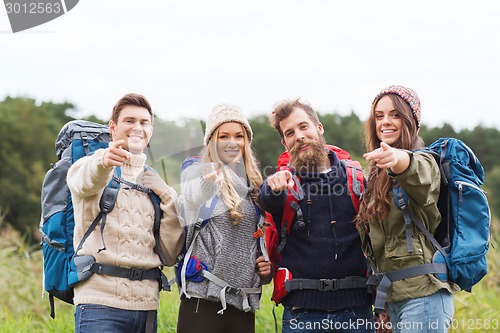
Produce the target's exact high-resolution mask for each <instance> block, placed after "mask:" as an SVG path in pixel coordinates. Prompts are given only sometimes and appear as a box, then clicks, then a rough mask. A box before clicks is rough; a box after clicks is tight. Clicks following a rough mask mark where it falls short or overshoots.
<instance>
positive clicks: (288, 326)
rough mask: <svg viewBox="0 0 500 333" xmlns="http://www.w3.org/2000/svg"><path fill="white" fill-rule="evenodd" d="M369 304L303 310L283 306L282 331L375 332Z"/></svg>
mask: <svg viewBox="0 0 500 333" xmlns="http://www.w3.org/2000/svg"><path fill="white" fill-rule="evenodd" d="M373 323H374V317H373V311H372V307H371V306H358V307H354V308H350V309H344V310H338V311H320V310H305V309H295V310H293V311H292V310H291V308H290V307H285V309H284V310H283V322H282V324H283V325H282V330H281V332H282V333H298V332H301V333H302V332H309V333H313V332H342V333H375V329H374V324H373Z"/></svg>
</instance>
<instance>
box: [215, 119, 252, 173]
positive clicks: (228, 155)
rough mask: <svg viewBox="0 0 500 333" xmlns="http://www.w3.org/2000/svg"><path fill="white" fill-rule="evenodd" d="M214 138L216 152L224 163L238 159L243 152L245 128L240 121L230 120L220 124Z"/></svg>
mask: <svg viewBox="0 0 500 333" xmlns="http://www.w3.org/2000/svg"><path fill="white" fill-rule="evenodd" d="M216 140H217V154H218V155H219V158H220V159H221V160H222V162H224V163H226V164H230V163H232V162H237V161H239V160H240V159H241V158H242V157H243V154H245V129H244V128H243V126H241V124H240V123H235V122H230V123H224V124H222V125H220V126H219V128H218V130H217V137H216Z"/></svg>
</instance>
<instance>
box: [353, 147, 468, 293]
mask: <svg viewBox="0 0 500 333" xmlns="http://www.w3.org/2000/svg"><path fill="white" fill-rule="evenodd" d="M409 154H410V165H409V167H408V169H406V170H405V171H404V172H403V173H401V174H399V175H395V174H393V173H392V172H390V171H389V172H388V174H389V175H390V176H391V177H393V178H394V179H396V180H397V182H398V183H399V184H400V185H401V187H402V188H403V190H404V192H405V194H406V196H407V198H408V207H409V210H410V211H411V212H413V213H414V214H415V215H416V216H417V217H418V218H419V219H420V221H422V223H423V224H424V226H425V227H426V228H427V229H428V230H429V231H430V232H431V233H434V231H435V230H436V227H437V226H438V225H439V223H440V221H441V214H440V213H439V210H438V207H437V201H438V199H439V188H440V181H441V176H440V172H439V167H438V165H437V163H436V161H435V159H434V157H433V156H432V155H430V154H428V153H424V152H415V153H411V152H409ZM390 198H391V199H390V200H391V208H390V211H389V214H388V216H387V218H386V219H385V220H384V221H382V223H379V222H377V221H371V222H372V223H370V237H369V239H370V240H371V246H370V243H369V242H368V241H367V240H368V238H366V237H365V235H364V234H361V238H362V240H363V250H364V251H365V253H366V255H367V256H368V258H369V260H370V261H371V263H372V266H373V267H374V270H375V271H376V272H377V270H378V272H380V273H382V272H390V271H394V270H397V269H402V268H408V267H412V266H416V265H421V264H427V263H431V262H432V256H433V255H434V253H435V252H436V249H435V247H434V245H432V243H431V242H430V241H429V240H427V238H426V237H425V236H424V235H423V234H422V232H421V231H420V230H419V229H418V228H417V227H416V226H415V225H413V230H412V238H413V248H414V251H413V253H408V247H407V242H406V232H405V222H404V218H403V213H402V211H401V210H400V209H399V208H398V207H397V206H396V204H395V203H394V197H393V195H392V193H391V194H390ZM443 288H444V289H447V290H448V291H450V292H451V293H455V292H457V291H459V290H460V289H459V287H458V286H456V285H455V284H454V283H451V282H449V283H448V282H441V281H440V280H438V279H437V278H436V277H435V276H434V275H433V274H428V275H421V276H417V277H413V278H409V279H405V280H401V281H395V282H393V283H392V285H391V288H389V291H388V293H387V302H396V301H402V300H406V299H410V298H418V297H423V296H428V295H431V294H433V293H435V292H436V291H438V290H439V289H443Z"/></svg>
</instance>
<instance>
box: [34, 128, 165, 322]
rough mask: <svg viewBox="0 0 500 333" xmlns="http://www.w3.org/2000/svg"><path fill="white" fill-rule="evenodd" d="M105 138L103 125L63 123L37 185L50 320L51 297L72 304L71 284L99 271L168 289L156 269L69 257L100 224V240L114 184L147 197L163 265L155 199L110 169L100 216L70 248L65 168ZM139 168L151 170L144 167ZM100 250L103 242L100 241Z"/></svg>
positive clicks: (69, 202)
mask: <svg viewBox="0 0 500 333" xmlns="http://www.w3.org/2000/svg"><path fill="white" fill-rule="evenodd" d="M110 140H111V136H110V132H109V130H108V128H107V127H106V126H104V125H101V124H97V123H93V122H90V121H85V120H73V121H70V122H68V123H67V124H66V125H64V126H63V127H62V129H61V130H60V132H59V134H58V136H57V139H56V144H55V148H56V155H57V158H58V161H57V162H56V163H55V164H54V165H53V166H52V168H51V169H50V170H49V171H48V172H47V173H46V175H45V179H44V182H43V185H42V196H41V202H42V216H41V221H40V233H41V236H42V241H41V246H42V252H43V259H44V260H43V285H44V290H45V291H47V292H48V294H49V302H50V308H51V312H50V316H51V317H52V318H55V312H54V297H56V298H58V299H60V300H62V301H64V302H66V303H70V304H73V296H74V293H73V286H74V285H75V284H76V283H78V282H80V281H84V280H85V279H88V278H89V277H90V276H91V275H92V274H93V273H100V274H106V275H112V276H118V277H126V278H130V279H135V280H143V279H145V278H146V279H161V282H162V287H163V289H164V290H169V288H168V283H167V284H166V278H165V276H164V275H163V273H162V272H161V270H160V269H159V268H158V269H151V270H140V269H126V268H121V267H117V266H112V265H103V264H99V263H96V262H95V259H94V257H93V256H75V253H78V250H79V249H80V248H81V246H82V245H83V243H84V242H85V240H86V239H87V237H88V236H89V235H90V234H91V233H92V231H93V230H94V229H95V227H96V226H97V225H98V224H99V222H101V227H100V229H101V236H102V232H103V229H104V226H105V223H106V214H107V213H109V212H110V211H111V210H112V209H113V207H114V203H115V200H116V196H117V193H118V190H119V188H120V183H123V184H125V185H126V186H128V187H129V188H133V189H135V190H139V191H142V192H146V193H148V194H149V196H150V198H151V200H152V202H153V206H154V209H155V222H154V228H153V229H154V236H155V240H156V246H157V250H158V251H157V252H158V253H159V256H160V259H161V261H162V263H165V262H166V261H165V259H164V258H163V255H162V251H161V243H160V241H159V227H160V219H161V215H162V214H161V213H162V212H161V209H160V199H159V197H158V196H156V195H155V194H154V193H153V192H152V191H151V190H150V189H147V188H145V187H142V186H140V185H138V184H132V183H129V182H127V181H124V180H122V179H121V178H120V176H121V175H120V168H115V173H114V175H113V178H112V179H111V181H110V182H109V184H108V186H107V187H106V188H105V190H104V192H103V195H102V197H101V201H100V208H101V212H100V213H99V215H98V216H97V217H96V219H95V220H94V221H93V223H92V224H91V226H90V227H89V228H88V229H87V231H86V232H85V234H84V236H83V238H82V240H81V242H80V244H79V245H78V246H77V248H76V250H75V247H74V244H73V230H74V227H75V221H74V215H73V204H72V200H71V193H70V191H69V189H68V186H67V184H66V175H67V173H68V170H69V168H70V167H71V165H72V164H73V163H74V162H76V161H77V160H78V159H80V158H82V157H84V156H87V155H90V154H92V153H93V152H94V151H96V150H97V149H100V148H107V147H108V146H109V141H110ZM145 170H152V171H154V170H153V169H151V168H149V167H148V166H145ZM102 249H103V250H104V249H105V243H104V239H103V248H102Z"/></svg>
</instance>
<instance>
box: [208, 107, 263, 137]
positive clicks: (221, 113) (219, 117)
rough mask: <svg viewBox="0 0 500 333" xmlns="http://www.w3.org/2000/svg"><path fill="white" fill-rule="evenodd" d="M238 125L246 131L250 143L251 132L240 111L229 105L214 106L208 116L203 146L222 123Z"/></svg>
mask: <svg viewBox="0 0 500 333" xmlns="http://www.w3.org/2000/svg"><path fill="white" fill-rule="evenodd" d="M233 122H234V123H240V124H241V125H242V126H243V127H244V128H245V130H246V131H247V135H248V141H249V142H252V138H253V132H252V128H251V127H250V124H249V123H248V120H247V119H246V118H245V117H244V116H243V114H242V113H241V109H240V108H239V107H237V106H235V105H231V104H218V105H216V106H214V108H213V109H212V111H211V112H210V114H209V115H208V120H207V125H206V127H205V139H204V140H203V144H204V145H205V146H206V145H207V144H208V141H209V140H210V137H212V134H213V133H214V132H215V130H216V129H217V127H219V126H220V125H222V124H224V123H233Z"/></svg>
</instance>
